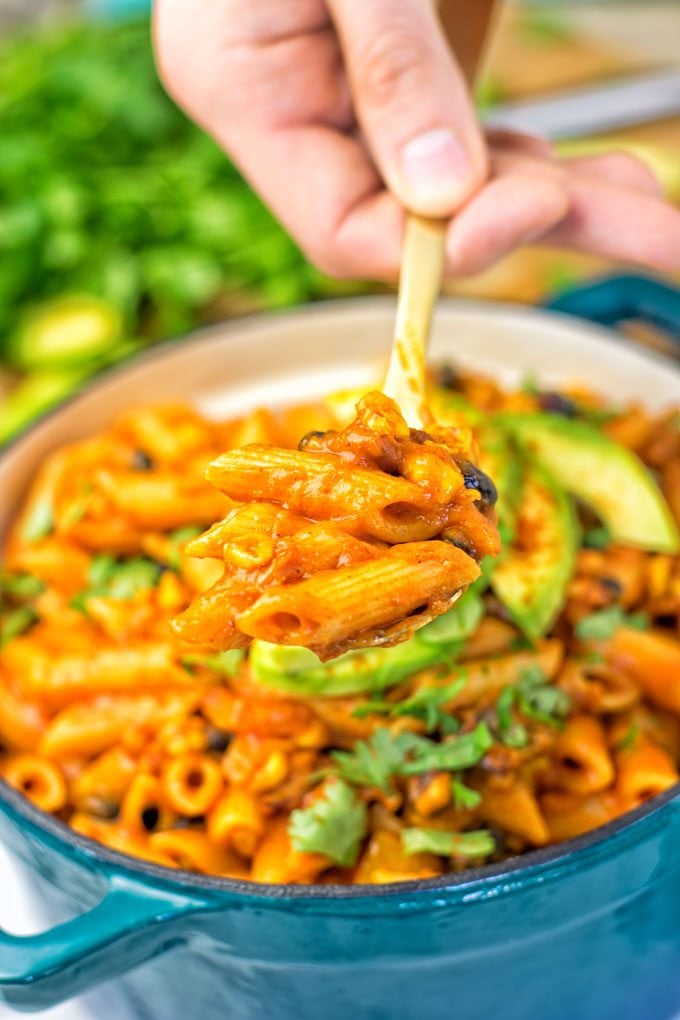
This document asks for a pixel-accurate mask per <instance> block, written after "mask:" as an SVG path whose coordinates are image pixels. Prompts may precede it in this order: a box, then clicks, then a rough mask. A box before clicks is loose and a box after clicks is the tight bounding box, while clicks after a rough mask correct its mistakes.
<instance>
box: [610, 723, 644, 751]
mask: <svg viewBox="0 0 680 1020" xmlns="http://www.w3.org/2000/svg"><path fill="white" fill-rule="evenodd" d="M639 732H640V727H639V725H638V721H637V719H633V721H632V722H631V724H630V726H629V727H628V729H627V730H626V732H625V733H624V735H623V736H622V737H621V739H620V740H619V742H618V744H617V745H616V749H617V751H628V750H630V748H631V747H633V745H634V744H635V741H636V740H637V738H638V734H639Z"/></svg>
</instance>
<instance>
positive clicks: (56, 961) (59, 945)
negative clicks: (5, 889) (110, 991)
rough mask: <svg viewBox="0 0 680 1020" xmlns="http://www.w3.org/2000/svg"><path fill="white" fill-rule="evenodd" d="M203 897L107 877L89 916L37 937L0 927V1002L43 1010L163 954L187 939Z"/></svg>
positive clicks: (208, 906) (202, 907) (204, 903)
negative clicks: (188, 927) (189, 924)
mask: <svg viewBox="0 0 680 1020" xmlns="http://www.w3.org/2000/svg"><path fill="white" fill-rule="evenodd" d="M211 906H212V905H211V903H210V902H209V901H208V900H206V899H199V898H193V897H191V896H189V895H186V894H184V893H173V892H171V891H169V890H161V889H157V888H154V887H153V886H146V885H144V886H140V885H138V884H136V883H135V882H134V881H132V880H130V879H128V878H126V877H124V876H114V877H112V878H111V879H110V881H109V887H108V890H107V892H106V895H105V896H104V898H103V899H102V900H101V901H100V902H99V903H98V904H97V905H96V906H95V907H93V908H92V909H91V910H89V911H86V912H85V913H84V914H80V915H78V917H74V918H72V919H71V920H70V921H66V922H64V923H63V924H60V925H57V927H55V928H51V929H50V930H49V931H44V932H40V934H38V935H10V934H9V933H8V932H5V931H2V929H0V1000H4V1001H5V1002H6V1003H7V1004H8V1005H9V1006H11V1007H12V1008H13V1009H16V1010H21V1011H26V1012H31V1011H33V1010H40V1009H46V1008H47V1007H48V1006H54V1005H56V1004H58V1003H60V1002H64V1001H65V1000H67V999H70V998H72V997H73V996H74V995H79V994H80V993H81V992H84V991H86V990H87V989H88V988H92V987H93V986H94V985H98V984H100V983H101V982H102V981H107V980H108V979H109V978H113V977H117V976H119V975H120V974H125V973H126V972H127V971H129V970H131V969H132V968H133V967H137V966H138V965H139V964H141V963H145V962H146V961H147V960H150V959H152V958H153V957H155V956H159V955H160V954H161V953H165V952H167V951H168V950H169V949H172V948H173V947H174V946H177V945H179V944H181V943H183V942H184V941H185V940H186V938H187V931H186V924H185V922H186V920H187V918H188V917H189V916H191V915H195V914H197V913H204V912H206V911H208V910H210V909H211Z"/></svg>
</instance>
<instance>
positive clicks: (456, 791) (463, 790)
mask: <svg viewBox="0 0 680 1020" xmlns="http://www.w3.org/2000/svg"><path fill="white" fill-rule="evenodd" d="M451 795H452V797H453V803H454V807H456V808H457V809H458V810H459V811H473V810H474V809H475V808H476V807H478V806H479V805H480V804H481V802H482V795H481V793H480V792H479V790H473V789H472V787H470V786H466V785H465V783H464V782H463V780H462V779H459V778H458V777H457V776H454V778H453V779H452V780H451Z"/></svg>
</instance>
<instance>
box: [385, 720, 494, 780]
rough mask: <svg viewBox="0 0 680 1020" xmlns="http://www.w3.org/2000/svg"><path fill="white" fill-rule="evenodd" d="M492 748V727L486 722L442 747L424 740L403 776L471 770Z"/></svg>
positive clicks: (415, 750)
mask: <svg viewBox="0 0 680 1020" xmlns="http://www.w3.org/2000/svg"><path fill="white" fill-rule="evenodd" d="M492 744H493V738H492V736H491V733H490V731H489V727H488V726H487V725H486V723H483V722H482V723H479V724H478V725H477V726H476V727H475V729H474V730H472V731H471V732H470V733H460V734H458V735H457V736H454V737H451V738H449V739H447V740H443V741H442V742H441V743H439V744H438V743H435V742H434V741H433V740H428V739H427V738H425V737H421V738H420V742H419V744H418V745H417V746H416V747H415V748H414V750H413V752H412V754H411V757H410V758H409V759H407V760H406V761H405V762H404V763H403V764H402V766H401V770H400V772H401V775H403V776H417V775H422V774H423V773H424V772H435V771H442V772H458V771H459V770H461V769H469V768H472V766H473V765H476V764H477V763H478V762H480V761H481V760H482V758H483V757H484V755H485V754H486V752H487V751H488V750H489V748H490V747H491V746H492Z"/></svg>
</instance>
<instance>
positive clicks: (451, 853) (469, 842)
mask: <svg viewBox="0 0 680 1020" xmlns="http://www.w3.org/2000/svg"><path fill="white" fill-rule="evenodd" d="M401 840H402V845H403V847H404V853H405V854H409V855H410V854H421V853H430V854H439V856H440V857H488V856H489V854H492V853H493V852H494V850H495V849H496V843H495V840H494V838H493V836H492V835H491V833H490V832H489V831H488V830H487V829H477V830H475V831H473V832H446V831H445V830H443V829H404V830H403V831H402V834H401Z"/></svg>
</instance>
